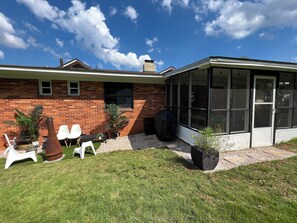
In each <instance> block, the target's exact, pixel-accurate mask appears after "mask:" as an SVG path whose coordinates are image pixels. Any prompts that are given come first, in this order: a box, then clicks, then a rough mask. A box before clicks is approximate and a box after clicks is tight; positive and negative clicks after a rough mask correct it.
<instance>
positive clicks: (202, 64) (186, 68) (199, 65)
mask: <svg viewBox="0 0 297 223" xmlns="http://www.w3.org/2000/svg"><path fill="white" fill-rule="evenodd" d="M209 66H210V63H209V58H206V59H203V60H199V61H197V62H195V63H192V64H189V65H187V66H184V67H182V68H179V69H177V70H174V71H172V72H169V73H167V74H165V75H164V76H165V78H166V79H167V78H169V77H171V76H174V75H176V74H180V73H183V72H187V71H190V70H193V69H196V68H199V69H206V68H209Z"/></svg>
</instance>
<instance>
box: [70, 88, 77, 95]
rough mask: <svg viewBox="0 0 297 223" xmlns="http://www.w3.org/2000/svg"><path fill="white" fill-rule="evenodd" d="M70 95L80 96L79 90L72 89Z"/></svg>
mask: <svg viewBox="0 0 297 223" xmlns="http://www.w3.org/2000/svg"><path fill="white" fill-rule="evenodd" d="M70 94H74V95H78V90H77V89H70Z"/></svg>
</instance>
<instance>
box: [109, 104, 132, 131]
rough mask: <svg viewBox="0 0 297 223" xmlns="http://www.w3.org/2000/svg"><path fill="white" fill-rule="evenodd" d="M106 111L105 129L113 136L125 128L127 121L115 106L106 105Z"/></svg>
mask: <svg viewBox="0 0 297 223" xmlns="http://www.w3.org/2000/svg"><path fill="white" fill-rule="evenodd" d="M106 111H107V113H108V116H109V118H108V120H107V129H108V130H109V131H110V132H111V133H113V134H115V133H117V132H119V131H120V130H122V129H123V128H124V127H126V126H127V125H128V123H129V119H128V118H127V117H126V116H125V115H123V112H121V111H120V109H119V107H118V106H117V105H115V104H110V105H107V108H106Z"/></svg>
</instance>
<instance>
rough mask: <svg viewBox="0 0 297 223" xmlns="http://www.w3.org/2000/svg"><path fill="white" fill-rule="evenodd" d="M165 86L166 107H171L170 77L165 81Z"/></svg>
mask: <svg viewBox="0 0 297 223" xmlns="http://www.w3.org/2000/svg"><path fill="white" fill-rule="evenodd" d="M165 87H166V108H167V109H169V108H170V79H167V80H166V81H165Z"/></svg>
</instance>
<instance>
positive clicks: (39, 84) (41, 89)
mask: <svg viewBox="0 0 297 223" xmlns="http://www.w3.org/2000/svg"><path fill="white" fill-rule="evenodd" d="M43 82H49V83H50V87H43V86H42V83H43ZM38 86H39V95H42V96H49V95H52V94H53V87H52V81H51V80H38ZM43 89H50V91H51V93H43Z"/></svg>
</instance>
